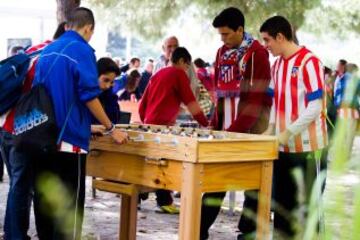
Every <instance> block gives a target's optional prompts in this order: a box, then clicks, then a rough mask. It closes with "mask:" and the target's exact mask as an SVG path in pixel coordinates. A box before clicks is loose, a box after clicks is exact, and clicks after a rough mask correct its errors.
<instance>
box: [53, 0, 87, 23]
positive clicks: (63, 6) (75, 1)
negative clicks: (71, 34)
mask: <svg viewBox="0 0 360 240" xmlns="http://www.w3.org/2000/svg"><path fill="white" fill-rule="evenodd" d="M56 2H57V12H56V15H57V21H58V23H62V22H64V21H66V19H67V18H68V16H69V14H70V12H71V10H73V9H74V8H77V7H79V6H80V2H81V0H56Z"/></svg>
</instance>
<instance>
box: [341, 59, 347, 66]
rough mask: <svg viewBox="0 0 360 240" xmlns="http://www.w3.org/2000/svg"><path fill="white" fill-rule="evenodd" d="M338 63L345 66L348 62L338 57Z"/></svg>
mask: <svg viewBox="0 0 360 240" xmlns="http://www.w3.org/2000/svg"><path fill="white" fill-rule="evenodd" d="M339 63H340V64H341V65H343V66H346V64H347V63H348V62H347V61H346V60H345V59H340V60H339Z"/></svg>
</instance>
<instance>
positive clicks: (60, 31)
mask: <svg viewBox="0 0 360 240" xmlns="http://www.w3.org/2000/svg"><path fill="white" fill-rule="evenodd" d="M66 24H67V23H66V22H62V23H60V24H59V25H58V27H57V28H56V31H55V33H54V36H53V39H54V40H56V39H58V38H59V37H60V36H61V35H63V34H64V32H66V29H65V26H66Z"/></svg>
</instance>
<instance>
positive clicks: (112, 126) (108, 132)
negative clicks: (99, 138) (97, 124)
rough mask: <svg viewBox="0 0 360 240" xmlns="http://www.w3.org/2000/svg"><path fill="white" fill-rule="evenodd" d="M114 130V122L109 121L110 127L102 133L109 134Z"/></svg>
mask: <svg viewBox="0 0 360 240" xmlns="http://www.w3.org/2000/svg"><path fill="white" fill-rule="evenodd" d="M114 130H115V124H113V123H111V127H110V128H108V129H106V130H105V132H104V135H109V134H111V133H112V132H113V131H114Z"/></svg>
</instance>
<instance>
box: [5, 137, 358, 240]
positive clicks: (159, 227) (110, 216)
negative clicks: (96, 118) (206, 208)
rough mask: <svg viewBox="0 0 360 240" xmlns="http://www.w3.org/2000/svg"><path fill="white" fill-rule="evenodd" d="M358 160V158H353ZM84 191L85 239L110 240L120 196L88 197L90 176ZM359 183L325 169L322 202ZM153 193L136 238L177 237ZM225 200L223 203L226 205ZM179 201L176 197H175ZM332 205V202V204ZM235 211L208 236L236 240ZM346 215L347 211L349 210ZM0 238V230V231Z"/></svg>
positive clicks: (158, 239) (115, 227) (115, 231)
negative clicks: (339, 189)
mask: <svg viewBox="0 0 360 240" xmlns="http://www.w3.org/2000/svg"><path fill="white" fill-rule="evenodd" d="M354 150H355V151H354V153H353V159H360V158H359V156H360V138H359V137H358V138H357V139H356V142H355V146H354ZM357 161H358V160H357ZM87 181H88V184H87V186H88V187H87V191H86V206H85V208H86V209H85V222H84V227H83V232H84V238H83V239H87V240H100V239H101V240H112V239H117V235H118V223H119V206H120V198H118V197H117V196H116V195H115V194H110V193H104V192H98V196H97V198H96V199H93V198H92V196H91V189H90V184H89V183H90V179H88V180H87ZM359 183H360V179H359V175H357V174H356V171H354V168H353V169H352V170H349V171H348V174H346V175H343V176H340V177H339V176H335V174H334V173H332V172H329V174H328V181H327V190H326V192H325V200H324V202H325V203H329V204H330V206H331V204H332V203H334V204H335V203H336V202H335V201H336V198H334V197H333V194H332V192H331V191H330V190H329V189H331V190H332V189H334V188H333V187H332V186H341V187H343V188H344V189H345V191H347V194H348V196H350V200H351V199H352V198H351V197H352V196H353V193H352V191H353V189H355V186H358V185H359ZM330 186H331V188H330ZM7 191H8V179H7V177H6V178H5V181H4V182H3V183H0V229H2V225H3V216H4V212H5V205H6V204H5V202H6V194H7ZM154 198H155V197H154V195H151V196H150V199H149V200H147V201H145V202H144V203H143V204H142V210H141V211H139V216H138V232H137V239H139V240H155V239H156V240H172V239H177V228H178V216H174V215H165V214H158V213H155V212H154V207H155V200H154ZM227 200H228V198H226V201H225V204H224V205H225V206H227ZM236 200H237V206H241V202H242V193H241V192H239V193H237V197H236ZM176 203H177V204H178V203H179V199H176ZM348 204H349V205H347V208H348V209H349V212H351V209H352V208H351V206H352V201H349V202H348ZM335 206H336V205H335ZM239 210H241V209H238V211H237V212H236V213H235V216H229V215H228V212H227V211H226V210H223V211H222V212H221V214H220V216H219V217H218V219H217V221H216V224H214V226H213V228H212V229H211V232H210V234H211V238H210V239H214V240H215V239H216V240H218V239H221V240H234V239H236V230H237V228H236V226H237V221H238V219H239V215H240V213H239ZM349 214H350V213H349ZM33 222H34V220H33V217H32V219H31V229H30V235H31V236H32V239H37V237H36V233H35V230H34V223H33ZM327 222H328V225H330V227H331V226H334V227H335V226H336V227H339V225H338V223H337V222H336V219H331V218H330V219H329V220H327ZM0 239H1V230H0Z"/></svg>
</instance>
